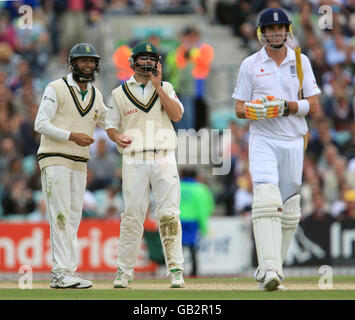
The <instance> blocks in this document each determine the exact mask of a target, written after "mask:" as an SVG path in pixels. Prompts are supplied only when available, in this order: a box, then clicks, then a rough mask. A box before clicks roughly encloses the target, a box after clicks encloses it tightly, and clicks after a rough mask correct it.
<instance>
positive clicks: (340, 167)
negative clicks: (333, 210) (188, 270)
mask: <svg viewBox="0 0 355 320" xmlns="http://www.w3.org/2000/svg"><path fill="white" fill-rule="evenodd" d="M323 181H324V185H323V189H324V195H325V198H326V201H327V202H329V203H333V202H334V201H336V200H337V199H339V198H341V190H342V189H344V187H345V186H350V187H353V188H354V189H355V180H354V176H352V175H350V174H348V173H347V171H346V159H345V158H344V157H343V156H339V155H337V156H336V157H335V158H334V160H333V162H332V164H331V168H330V170H327V171H326V172H325V173H324V175H323Z"/></svg>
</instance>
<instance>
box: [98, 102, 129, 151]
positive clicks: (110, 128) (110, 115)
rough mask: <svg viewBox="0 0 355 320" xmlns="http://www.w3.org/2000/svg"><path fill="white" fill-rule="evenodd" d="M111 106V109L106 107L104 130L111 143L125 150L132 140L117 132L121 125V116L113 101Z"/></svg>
mask: <svg viewBox="0 0 355 320" xmlns="http://www.w3.org/2000/svg"><path fill="white" fill-rule="evenodd" d="M113 104H114V106H113V107H111V106H108V107H107V113H106V117H105V129H106V132H107V135H108V137H109V138H110V139H111V140H112V141H113V142H115V143H116V144H117V145H118V146H119V147H121V148H126V147H128V146H129V145H130V144H131V143H132V138H131V137H129V136H127V135H124V134H122V133H119V132H118V128H119V127H120V124H121V116H120V112H119V111H118V108H117V105H116V103H115V101H113Z"/></svg>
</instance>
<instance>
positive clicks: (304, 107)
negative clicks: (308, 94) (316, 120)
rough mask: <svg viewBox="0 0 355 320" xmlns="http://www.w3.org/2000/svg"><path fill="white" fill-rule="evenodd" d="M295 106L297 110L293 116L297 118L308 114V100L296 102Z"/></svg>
mask: <svg viewBox="0 0 355 320" xmlns="http://www.w3.org/2000/svg"><path fill="white" fill-rule="evenodd" d="M297 105H298V110H297V112H296V114H295V115H296V116H299V117H305V116H306V115H307V114H308V112H309V102H308V100H306V99H303V100H298V101H297Z"/></svg>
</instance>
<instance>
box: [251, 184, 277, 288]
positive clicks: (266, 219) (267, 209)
mask: <svg viewBox="0 0 355 320" xmlns="http://www.w3.org/2000/svg"><path fill="white" fill-rule="evenodd" d="M281 212H282V199H281V194H280V191H279V189H278V187H277V186H275V185H273V184H270V183H263V184H259V185H258V186H257V187H256V188H255V190H254V198H253V205H252V221H253V231H254V239H255V246H256V253H257V257H258V263H259V272H258V275H257V277H256V280H257V281H263V279H264V277H265V273H266V271H267V270H269V269H272V270H274V271H276V272H277V273H278V275H279V276H280V278H281V279H282V278H283V274H282V263H281V241H282V235H281Z"/></svg>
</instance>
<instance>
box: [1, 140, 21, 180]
mask: <svg viewBox="0 0 355 320" xmlns="http://www.w3.org/2000/svg"><path fill="white" fill-rule="evenodd" d="M0 143H1V145H0V181H1V182H2V184H3V182H4V177H5V176H6V175H7V174H6V172H7V171H8V169H9V168H10V164H11V162H12V159H15V158H19V157H20V155H19V153H18V150H17V149H16V145H15V141H14V140H13V139H12V138H11V137H6V138H3V139H1V142H0Z"/></svg>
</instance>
